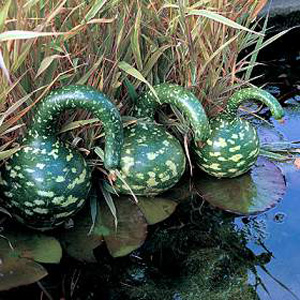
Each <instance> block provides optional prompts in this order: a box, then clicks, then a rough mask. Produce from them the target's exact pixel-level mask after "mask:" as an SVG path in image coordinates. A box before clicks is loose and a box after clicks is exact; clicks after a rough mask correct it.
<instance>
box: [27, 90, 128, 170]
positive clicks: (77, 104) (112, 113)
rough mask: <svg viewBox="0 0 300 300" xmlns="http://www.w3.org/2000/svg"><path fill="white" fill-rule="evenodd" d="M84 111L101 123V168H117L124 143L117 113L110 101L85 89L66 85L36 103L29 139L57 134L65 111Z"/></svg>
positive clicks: (100, 94)
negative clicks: (102, 132)
mask: <svg viewBox="0 0 300 300" xmlns="http://www.w3.org/2000/svg"><path fill="white" fill-rule="evenodd" d="M77 108H81V109H85V110H87V111H89V112H91V113H92V114H93V115H94V116H95V117H97V118H98V119H99V120H100V121H102V123H103V127H104V131H105V158H104V166H105V167H106V168H107V169H109V170H113V169H116V168H118V166H119V162H120V152H121V147H122V144H123V127H122V122H121V117H120V114H119V112H118V110H117V108H116V107H115V106H114V104H113V103H111V102H110V100H109V98H108V97H106V96H105V95H104V94H103V93H101V92H99V91H97V90H95V89H94V88H92V87H87V86H76V85H73V86H67V87H64V88H61V89H59V90H55V91H53V92H51V93H50V94H49V95H48V96H47V97H46V98H45V99H43V100H42V102H41V103H40V104H39V106H38V108H37V110H36V112H35V115H34V118H33V122H32V126H31V128H30V130H29V132H28V138H29V139H32V138H33V139H40V138H42V139H47V138H51V137H53V136H55V135H56V133H57V122H58V117H59V115H60V114H61V113H62V112H64V111H65V110H68V109H77Z"/></svg>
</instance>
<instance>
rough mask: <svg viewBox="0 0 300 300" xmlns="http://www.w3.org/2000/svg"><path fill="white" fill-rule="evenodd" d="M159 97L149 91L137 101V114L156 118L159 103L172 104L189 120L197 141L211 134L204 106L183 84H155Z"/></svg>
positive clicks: (142, 116)
mask: <svg viewBox="0 0 300 300" xmlns="http://www.w3.org/2000/svg"><path fill="white" fill-rule="evenodd" d="M154 90H155V92H156V94H157V97H156V96H155V95H154V94H153V93H152V92H151V91H148V92H146V93H144V94H143V95H142V96H141V97H139V99H138V100H137V102H136V106H135V110H134V113H135V116H136V117H138V118H148V119H152V120H153V119H154V114H155V111H156V109H157V108H158V106H159V105H162V104H171V105H173V106H175V107H176V108H178V109H179V110H180V111H181V112H182V113H183V114H184V115H185V117H186V118H187V120H188V121H189V123H190V125H191V127H192V130H193V132H194V136H195V141H196V142H197V141H205V140H206V139H207V137H208V134H209V122H208V118H207V116H206V114H205V111H204V109H203V106H202V105H201V103H200V101H199V100H198V99H197V98H196V96H195V95H194V94H193V93H192V92H190V91H187V90H186V89H184V88H183V87H181V86H177V85H174V84H167V83H163V84H159V85H156V86H154Z"/></svg>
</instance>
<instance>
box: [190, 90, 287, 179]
mask: <svg viewBox="0 0 300 300" xmlns="http://www.w3.org/2000/svg"><path fill="white" fill-rule="evenodd" d="M247 100H257V101H260V102H262V103H264V104H265V105H267V106H268V107H269V108H270V110H271V113H272V115H273V117H274V118H275V119H277V120H279V119H281V118H282V117H283V115H284V112H283V109H282V107H281V105H280V104H279V102H278V101H277V100H276V98H274V97H273V96H272V95H271V94H270V93H268V92H267V91H264V90H262V89H259V88H245V89H242V90H239V91H237V92H235V93H234V94H233V95H232V97H230V99H229V100H228V102H227V106H226V108H225V111H224V112H223V113H221V114H220V115H219V116H218V117H216V118H215V119H212V120H211V121H210V134H209V139H208V140H207V141H206V144H205V146H204V147H202V148H195V157H196V162H197V164H198V166H199V167H200V168H201V169H202V170H203V171H205V172H207V173H208V174H209V175H211V176H215V177H219V178H221V177H236V176H239V175H241V174H243V173H245V172H247V171H248V170H249V169H250V167H251V166H252V165H253V164H254V163H255V162H256V159H257V156H258V154H259V147H260V146H259V139H258V136H257V133H256V129H255V128H254V127H253V126H252V125H251V124H250V123H249V122H248V121H246V120H242V119H241V118H239V117H238V116H237V110H238V108H239V106H240V105H241V103H242V102H244V101H247Z"/></svg>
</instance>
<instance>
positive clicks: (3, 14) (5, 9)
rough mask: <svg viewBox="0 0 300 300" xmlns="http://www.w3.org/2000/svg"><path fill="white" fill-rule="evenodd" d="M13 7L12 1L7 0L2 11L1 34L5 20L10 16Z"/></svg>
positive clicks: (0, 15)
mask: <svg viewBox="0 0 300 300" xmlns="http://www.w3.org/2000/svg"><path fill="white" fill-rule="evenodd" d="M10 5H11V0H7V1H6V2H5V4H4V5H3V6H2V7H1V9H0V32H2V31H3V28H4V25H5V20H6V18H7V16H8V11H9V8H10Z"/></svg>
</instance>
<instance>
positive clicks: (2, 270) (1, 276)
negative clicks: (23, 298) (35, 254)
mask: <svg viewBox="0 0 300 300" xmlns="http://www.w3.org/2000/svg"><path fill="white" fill-rule="evenodd" d="M47 274H48V273H47V271H46V270H45V269H44V268H43V267H42V266H41V265H40V264H38V263H36V262H34V261H32V260H30V259H26V258H17V257H3V258H1V265H0V291H6V290H9V289H11V288H14V287H18V286H21V285H26V284H31V283H34V282H36V281H38V280H40V279H42V278H44V277H45V276H46V275H47Z"/></svg>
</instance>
